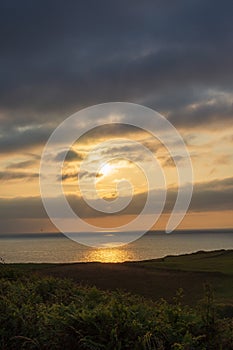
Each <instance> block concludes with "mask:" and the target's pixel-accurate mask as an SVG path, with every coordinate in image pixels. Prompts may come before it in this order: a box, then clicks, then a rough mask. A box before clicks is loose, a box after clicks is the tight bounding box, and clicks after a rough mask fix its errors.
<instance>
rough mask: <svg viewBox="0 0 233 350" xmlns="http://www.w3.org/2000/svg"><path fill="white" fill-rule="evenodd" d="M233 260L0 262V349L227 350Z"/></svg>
mask: <svg viewBox="0 0 233 350" xmlns="http://www.w3.org/2000/svg"><path fill="white" fill-rule="evenodd" d="M232 258H233V251H216V252H208V253H206V252H199V253H196V254H191V255H183V256H178V257H166V258H163V259H158V260H150V261H142V262H126V263H123V264H108V263H106V264H101V263H82V264H81V263H77V264H0V349H1V350H14V349H41V350H50V349H51V350H53V349H54V350H59V349H69V350H72V349H86V350H101V349H102V350H124V349H128V350H132V349H133V350H170V349H172V350H219V349H224V350H232V349H233V305H232V304H233V303H232V301H233V298H232V279H233V271H232ZM94 285H95V286H97V287H98V288H96V287H94ZM180 287H181V288H182V289H183V291H182V290H181V289H179V288H180ZM128 292H131V293H130V294H129V293H128ZM161 298H162V299H161Z"/></svg>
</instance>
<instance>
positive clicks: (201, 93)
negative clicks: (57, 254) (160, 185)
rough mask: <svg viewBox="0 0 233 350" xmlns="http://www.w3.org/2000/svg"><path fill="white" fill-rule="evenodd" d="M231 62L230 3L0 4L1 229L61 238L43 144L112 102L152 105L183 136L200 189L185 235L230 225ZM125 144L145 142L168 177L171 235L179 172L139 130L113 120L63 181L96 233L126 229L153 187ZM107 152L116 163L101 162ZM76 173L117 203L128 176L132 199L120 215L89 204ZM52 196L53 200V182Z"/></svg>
mask: <svg viewBox="0 0 233 350" xmlns="http://www.w3.org/2000/svg"><path fill="white" fill-rule="evenodd" d="M232 62H233V3H232V1H227V0H223V1H221V2H217V1H206V0H201V1H200V0H195V1H194V0H190V1H184V0H183V1H180V0H177V1H173V2H171V1H166V0H165V1H160V0H158V1H152V0H151V1H150V0H146V1H138V0H134V1H132V0H129V1H127V2H126V1H121V0H120V1H103V0H100V1H94V0H92V1H89V0H86V1H73V0H71V1H69V2H67V1H51V0H46V1H45V0H40V1H33V2H32V1H26V0H22V1H16V0H12V1H5V0H2V1H1V3H0V152H1V158H0V220H1V225H0V232H1V233H8V232H9V233H10V232H40V231H41V230H43V231H56V228H55V227H54V226H53V224H52V223H51V222H50V220H49V219H48V216H47V214H46V212H45V210H44V208H43V205H42V201H41V196H40V187H39V167H40V159H41V154H42V151H43V148H44V146H45V144H46V142H47V140H48V138H49V136H50V135H51V133H52V132H53V131H54V129H55V128H56V127H57V126H58V125H59V124H60V123H61V122H62V121H63V120H65V119H66V118H67V117H68V116H70V115H72V114H74V113H76V112H77V111H80V110H82V109H83V108H86V107H89V106H92V105H95V104H100V103H107V102H115V101H116V102H130V103H136V104H141V105H143V106H146V107H149V108H152V109H154V110H156V111H157V112H159V113H160V114H162V115H163V116H164V117H165V118H167V119H168V120H169V121H170V122H171V123H172V124H173V125H174V126H175V128H176V129H177V130H178V131H179V133H180V134H181V136H182V137H183V139H184V141H185V143H186V146H187V149H188V151H189V152H190V156H191V160H192V164H193V172H194V183H193V184H194V191H193V197H192V201H191V204H190V207H189V210H188V212H187V214H186V216H185V218H184V220H183V222H182V223H181V224H180V226H179V228H182V229H187V228H209V227H210V228H226V227H233V215H232V208H233V175H232V173H233V154H232V146H233V124H232V117H233V64H232ZM96 118H97V117H96ZM80 128H81V126H80ZM122 137H124V138H127V139H131V140H134V141H137V142H139V143H140V144H142V145H144V146H145V147H148V148H149V149H150V150H151V151H152V152H153V154H154V155H155V157H156V159H157V160H158V161H159V163H160V165H161V166H162V168H163V170H164V173H165V175H166V180H167V188H168V192H167V201H166V205H165V208H164V211H163V214H162V215H161V217H160V219H159V221H158V223H157V224H156V226H155V227H154V228H155V229H156V228H158V229H161V228H164V226H165V224H166V222H167V220H168V218H169V214H170V212H171V209H172V207H173V205H174V202H175V199H176V195H177V172H176V167H175V164H174V162H173V161H172V159H171V157H170V156H169V153H168V152H167V150H166V149H165V147H164V146H163V145H161V144H160V143H159V142H158V140H156V139H154V138H152V137H151V135H150V134H148V133H146V132H145V131H143V130H140V129H138V128H135V127H126V126H124V125H117V126H116V125H112V126H105V127H99V128H95V129H94V130H92V131H90V132H88V133H87V134H85V135H83V136H82V137H81V138H80V139H79V140H78V141H77V142H75V143H74V144H73V145H72V147H71V149H70V151H69V152H68V154H67V156H66V160H65V162H64V166H63V171H62V175H59V174H58V176H57V181H62V184H63V188H64V192H65V193H66V196H67V199H68V201H69V203H70V205H71V207H72V208H73V210H74V211H76V212H77V213H78V214H79V215H80V216H81V217H82V218H83V219H84V220H86V221H87V222H90V223H93V224H95V225H99V226H100V227H109V226H113V227H114V226H115V225H118V224H119V223H127V222H130V221H131V220H132V219H133V218H134V217H135V216H137V215H138V213H139V212H140V210H142V208H143V205H144V203H145V200H146V196H147V191H148V189H147V183H146V179H145V176H144V175H143V173H142V171H141V170H140V169H139V168H138V167H137V165H135V164H133V162H130V161H127V160H126V159H125V157H126V158H127V157H134V159H141V160H142V161H143V162H144V165H145V166H146V167H147V166H149V165H148V164H149V163H147V159H146V158H145V155H144V156H143V154H141V153H140V150H138V149H137V147H136V146H132V147H131V146H129V145H127V144H125V143H124V142H123V141H119V138H122ZM109 139H111V140H115V141H116V142H117V140H118V141H119V144H118V145H116V144H114V147H104V144H102V146H101V147H100V148H99V149H98V150H97V163H98V162H99V160H100V159H101V162H102V163H101V162H99V163H98V166H99V173H98V174H97V176H96V174H95V173H94V172H92V171H91V166H92V164H93V163H91V162H94V163H95V162H96V158H92V159H91V160H90V159H89V163H90V168H89V170H88V171H86V172H85V171H83V170H81V168H80V167H81V164H82V162H83V160H84V159H86V157H87V156H88V154H89V152H90V151H91V150H92V149H93V147H96V145H98V144H99V143H104V142H106V141H107V140H109ZM62 152H63V150H62V148H59V147H58V148H57V149H55V150H54V154H53V158H51V162H58V161H59V160H60V159H62V156H63V153H62ZM119 154H121V159H119ZM109 155H110V156H112V157H113V158H114V157H118V159H117V160H115V161H112V162H110V163H108V165H105V164H104V162H103V160H104V159H105V158H104V157H107V156H109ZM177 161H178V162H179V159H178V160H177ZM78 174H79V176H80V177H81V178H83V179H84V183H86V187H87V188H88V186H89V184H90V181H91V180H93V178H95V180H96V187H97V192H98V195H99V196H100V198H104V199H106V200H109V201H110V202H111V199H114V198H115V197H117V190H116V184H117V181H118V180H119V179H126V180H128V181H130V182H131V183H132V185H133V187H134V192H133V195H134V196H133V199H132V202H131V203H130V205H129V206H128V207H127V208H126V209H124V210H123V211H121V212H120V213H118V214H114V215H104V214H103V213H99V212H97V211H95V210H92V209H90V208H89V207H88V206H87V205H86V204H85V202H84V201H83V199H82V196H81V193H80V189H79V187H78V182H77V176H78ZM126 190H127V189H125V193H123V195H125V197H127V196H128V193H127V191H126ZM153 190H155V189H151V191H153ZM48 196H49V197H51V201H53V200H56V198H54V193H53V188H52V186H51V191H50V192H48ZM89 196H90V199H91V200H95V199H96V198H95V197H93V193H89ZM150 215H153V208H151V213H150ZM145 220H146V218H145ZM139 229H140V228H139Z"/></svg>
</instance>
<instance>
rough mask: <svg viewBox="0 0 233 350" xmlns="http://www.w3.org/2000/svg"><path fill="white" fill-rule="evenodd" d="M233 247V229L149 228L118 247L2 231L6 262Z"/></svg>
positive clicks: (139, 256)
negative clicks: (157, 229)
mask: <svg viewBox="0 0 233 350" xmlns="http://www.w3.org/2000/svg"><path fill="white" fill-rule="evenodd" d="M218 249H233V230H204V231H176V232H174V233H171V234H166V233H163V232H152V231H151V232H148V233H147V234H145V235H144V236H143V237H141V238H140V239H138V240H137V241H134V242H132V243H129V244H127V245H124V246H121V247H118V248H102V249H101V248H98V249H96V248H90V247H87V246H84V245H81V244H79V243H76V242H74V241H72V240H70V239H68V238H67V237H66V236H63V235H61V234H51V233H50V234H49V233H48V234H46V233H43V234H24V235H19V234H17V235H16V234H15V235H12V234H11V235H6V234H5V235H4V234H0V257H1V258H2V259H3V260H4V261H5V262H6V263H22V262H23V263H29V262H34V263H42V262H47V263H68V262H90V261H100V262H123V261H139V260H147V259H156V258H161V257H164V256H166V255H179V254H186V253H192V252H196V251H200V250H206V251H210V250H218Z"/></svg>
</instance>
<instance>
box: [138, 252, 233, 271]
mask: <svg viewBox="0 0 233 350" xmlns="http://www.w3.org/2000/svg"><path fill="white" fill-rule="evenodd" d="M139 264H140V265H141V266H144V267H147V268H158V269H164V268H165V269H169V270H182V271H195V272H219V273H222V274H225V275H229V276H233V251H232V250H227V251H226V250H220V251H213V252H197V253H193V254H185V255H179V256H167V257H165V258H163V259H157V260H148V261H144V262H140V263H139Z"/></svg>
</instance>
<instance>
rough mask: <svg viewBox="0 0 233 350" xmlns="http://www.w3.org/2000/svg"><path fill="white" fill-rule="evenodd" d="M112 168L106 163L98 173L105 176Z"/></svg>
mask: <svg viewBox="0 0 233 350" xmlns="http://www.w3.org/2000/svg"><path fill="white" fill-rule="evenodd" d="M113 170H114V167H113V166H112V165H111V164H109V163H106V164H104V165H103V166H102V167H101V168H100V174H102V175H104V176H107V175H109V174H110V173H112V172H113Z"/></svg>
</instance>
